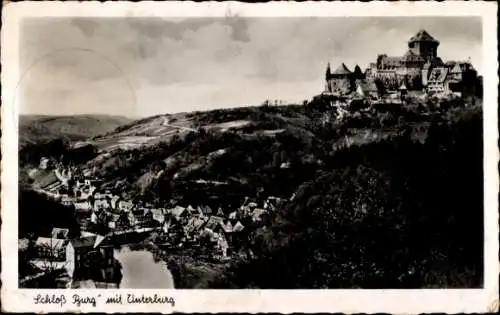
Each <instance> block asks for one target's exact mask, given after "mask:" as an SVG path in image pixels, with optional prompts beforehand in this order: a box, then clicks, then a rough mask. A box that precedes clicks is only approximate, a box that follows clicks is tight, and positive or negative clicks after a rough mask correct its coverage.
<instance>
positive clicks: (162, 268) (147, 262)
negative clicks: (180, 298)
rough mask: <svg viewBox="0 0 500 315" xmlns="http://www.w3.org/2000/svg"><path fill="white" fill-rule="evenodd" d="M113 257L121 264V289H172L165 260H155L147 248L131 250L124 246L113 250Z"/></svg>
mask: <svg viewBox="0 0 500 315" xmlns="http://www.w3.org/2000/svg"><path fill="white" fill-rule="evenodd" d="M115 258H116V259H117V260H118V261H120V263H121V264H122V273H123V279H122V282H121V284H120V288H122V289H173V288H174V281H173V279H172V274H171V273H170V271H169V270H168V268H167V265H166V263H165V262H163V261H160V262H155V261H154V259H153V254H152V253H150V252H149V251H147V250H144V249H141V250H131V249H130V248H129V247H127V246H124V247H122V248H121V249H117V250H115Z"/></svg>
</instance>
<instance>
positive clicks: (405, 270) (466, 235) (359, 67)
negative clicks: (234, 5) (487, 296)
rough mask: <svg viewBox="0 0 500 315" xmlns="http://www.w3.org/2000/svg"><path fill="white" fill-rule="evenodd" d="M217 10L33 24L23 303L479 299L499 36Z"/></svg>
mask: <svg viewBox="0 0 500 315" xmlns="http://www.w3.org/2000/svg"><path fill="white" fill-rule="evenodd" d="M192 5H195V4H192ZM199 5H200V4H198V6H199ZM261 5H262V4H261ZM366 5H367V6H366V7H367V10H368V5H369V3H366ZM219 7H220V8H221V9H222V8H223V9H224V10H225V13H224V14H222V15H216V16H214V15H211V14H207V15H206V16H202V15H200V16H198V15H194V16H189V15H188V16H182V15H178V16H147V15H146V16H134V15H133V14H123V15H121V16H97V15H96V16H92V15H86V16H81V15H78V14H75V16H71V15H66V16H64V15H59V16H42V15H40V16H28V17H24V18H22V19H20V20H19V25H18V26H17V27H18V28H17V29H18V30H17V37H18V40H17V42H18V48H17V49H16V50H15V51H16V52H17V53H16V60H17V65H18V68H17V77H16V78H17V80H16V82H14V83H12V86H13V87H14V90H13V92H11V95H13V97H12V98H13V99H14V101H12V100H8V99H4V97H2V118H3V119H2V134H3V135H4V136H5V133H4V132H3V131H4V129H5V128H7V123H6V120H7V119H8V117H6V116H5V115H12V114H9V113H7V114H5V113H6V111H7V109H5V108H4V107H5V106H11V113H14V114H15V115H16V119H17V121H16V123H15V124H16V126H15V128H16V130H17V134H16V137H17V138H16V139H15V143H16V144H17V157H14V158H15V159H16V160H17V167H16V168H15V169H10V170H9V172H10V173H9V174H14V173H15V174H16V178H17V179H16V181H17V185H16V186H17V187H15V188H8V189H9V191H10V190H11V189H15V190H16V191H17V197H14V198H15V199H9V207H11V208H9V209H5V206H6V204H5V202H6V200H5V198H7V197H6V196H7V195H6V194H5V192H4V191H2V220H3V221H4V218H3V217H4V212H5V211H11V212H13V213H14V216H16V211H14V209H16V208H17V216H16V217H17V218H16V221H11V222H12V223H13V225H9V227H10V228H11V233H12V235H13V234H16V233H17V235H16V236H15V237H16V242H17V251H16V252H14V253H12V255H15V256H17V266H15V267H13V268H17V272H16V273H15V274H16V276H17V288H19V289H34V290H41V289H54V290H56V289H59V290H63V291H62V292H63V293H64V292H65V291H72V290H77V289H109V290H118V289H120V290H121V289H155V290H162V289H206V290H207V291H208V290H210V289H271V290H278V289H280V290H282V289H303V290H305V289H346V290H347V289H348V290H351V289H357V290H362V289H378V290H382V289H387V290H390V289H398V290H407V289H483V288H485V282H486V281H487V280H488V279H486V277H487V275H486V274H485V268H487V267H486V266H487V264H486V263H485V259H486V258H485V257H490V256H491V255H490V256H488V255H487V253H486V252H485V250H486V247H485V239H486V238H487V237H486V232H485V231H486V228H485V222H487V220H485V215H486V213H487V211H490V212H498V208H497V209H491V206H492V205H497V204H496V203H491V201H487V198H485V191H486V190H487V187H486V182H485V176H486V173H487V172H486V170H485V165H486V163H485V152H486V151H485V145H486V143H485V141H486V140H485V139H486V138H485V134H486V132H485V127H484V126H485V119H486V118H484V117H486V115H484V113H485V108H486V107H487V106H489V108H490V109H489V113H492V112H493V113H496V112H497V109H496V108H497V107H496V106H497V104H496V103H493V104H492V103H491V102H490V103H487V102H486V101H485V93H486V92H485V91H486V86H487V85H486V84H485V78H486V77H487V76H486V72H490V73H496V71H497V69H498V67H497V64H489V63H487V60H485V56H486V54H485V53H484V47H485V44H484V41H485V38H484V36H485V35H484V34H485V28H484V21H483V19H484V18H483V17H481V16H472V15H471V16H467V15H463V14H462V15H458V14H457V15H455V16H452V15H449V14H443V15H442V16H440V15H439V14H434V15H428V14H427V15H421V16H419V15H399V16H398V15H385V16H384V15H375V14H374V15H373V16H369V15H365V16H359V15H353V16H342V15H339V16H334V15H332V16H327V15H319V16H308V15H304V16H300V15H295V16H279V15H278V16H268V15H267V14H263V15H262V16H251V15H245V14H244V11H242V12H243V13H241V12H240V13H238V12H231V9H230V8H229V7H228V6H226V5H223V4H222V3H221V4H220V5H219ZM493 8H494V9H495V10H496V6H493ZM410 10H411V9H410ZM367 12H369V11H367ZM2 35H3V30H2ZM2 44H3V43H2ZM2 46H3V45H2ZM495 46H496V45H495ZM495 49H496V48H495ZM2 50H3V47H2ZM4 57H5V56H4V53H3V52H2V68H4ZM7 57H8V55H7ZM497 79H498V78H497ZM3 81H4V78H2V82H3ZM490 86H491V85H490ZM495 93H496V92H495ZM2 95H4V93H3V92H2ZM490 101H491V98H490ZM493 101H494V102H496V98H495V99H494V100H493ZM10 104H15V109H12V105H10ZM4 109H5V111H4ZM491 118H493V117H491ZM4 124H5V126H4ZM9 126H14V124H10V123H9ZM495 128H496V127H495ZM494 131H495V132H496V130H494ZM495 137H496V135H495ZM489 139H490V140H488V141H490V142H491V138H489ZM4 141H5V140H4V139H2V156H4V155H5V154H6V153H5V151H7V150H5V151H4V148H5V147H4ZM496 141H497V139H496V138H493V148H495V147H496V149H498V147H497V146H496ZM490 147H491V145H490ZM14 151H15V150H14ZM13 154H15V153H13ZM497 154H498V153H497V152H496V151H495V152H493V155H492V157H493V158H494V159H495V161H493V164H495V163H496V162H497V161H496V159H497ZM490 165H491V163H490ZM9 167H10V165H8V164H7V163H5V164H4V161H2V170H5V169H6V168H9ZM3 173H4V172H3ZM490 173H491V170H490ZM492 173H493V174H492V175H494V177H496V180H498V176H497V175H498V172H497V170H496V169H493V172H492ZM493 183H495V182H493ZM5 186H6V184H5V183H4V174H2V188H3V187H5ZM7 187H8V185H7ZM493 188H494V189H498V186H497V187H493ZM13 196H16V195H13ZM493 197H495V196H493ZM9 198H10V197H9ZM14 204H15V205H14ZM487 205H489V207H490V209H489V210H488V209H487ZM492 218H495V217H492ZM4 225H5V221H4ZM4 229H5V226H4V227H2V231H3V230H4ZM14 229H15V230H14ZM496 233H498V232H496ZM494 235H495V233H493V236H494ZM2 236H4V235H3V233H2ZM2 239H4V238H2ZM3 243H4V242H3V241H2V256H4V255H5V251H4V244H3ZM496 246H497V250H498V244H497V243H496ZM490 258H491V257H490ZM2 260H3V259H2ZM493 260H494V261H497V259H493ZM497 268H498V267H497ZM13 270H16V269H13ZM496 270H497V269H496ZM497 271H498V270H497ZM490 275H491V274H490ZM497 281H498V280H497ZM496 285H497V288H498V283H497V282H496ZM334 291H335V290H332V292H334ZM40 292H45V291H40ZM47 292H49V291H47ZM58 292H60V291H58ZM72 292H73V291H72ZM99 292H102V291H99ZM104 292H106V291H104ZM134 292H135V291H134ZM193 292H194V290H193ZM134 294H135V293H134ZM497 294H498V292H497ZM125 298H126V299H128V301H127V302H128V303H136V302H137V303H139V300H141V299H142V302H144V297H142V298H141V297H140V294H136V295H133V296H130V295H129V296H128V297H124V299H125ZM497 307H498V306H497Z"/></svg>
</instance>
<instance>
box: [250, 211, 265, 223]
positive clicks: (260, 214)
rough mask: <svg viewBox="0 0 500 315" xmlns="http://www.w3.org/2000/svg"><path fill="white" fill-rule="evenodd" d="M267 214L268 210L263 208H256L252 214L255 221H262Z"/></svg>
mask: <svg viewBox="0 0 500 315" xmlns="http://www.w3.org/2000/svg"><path fill="white" fill-rule="evenodd" d="M265 214H267V211H266V210H264V209H261V208H255V209H254V210H253V212H252V214H251V217H252V220H253V221H254V222H258V221H262V217H263V216H264V215H265Z"/></svg>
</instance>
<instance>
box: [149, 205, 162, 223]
mask: <svg viewBox="0 0 500 315" xmlns="http://www.w3.org/2000/svg"><path fill="white" fill-rule="evenodd" d="M151 213H152V214H153V220H154V221H156V222H158V223H159V224H163V222H165V210H164V209H151Z"/></svg>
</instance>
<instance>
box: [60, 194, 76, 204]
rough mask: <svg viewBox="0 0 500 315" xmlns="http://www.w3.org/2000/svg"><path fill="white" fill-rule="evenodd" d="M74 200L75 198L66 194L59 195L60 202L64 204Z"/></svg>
mask: <svg viewBox="0 0 500 315" xmlns="http://www.w3.org/2000/svg"><path fill="white" fill-rule="evenodd" d="M74 202H75V198H73V197H70V196H68V195H62V196H61V203H62V204H63V205H65V206H71V205H73V203H74Z"/></svg>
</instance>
